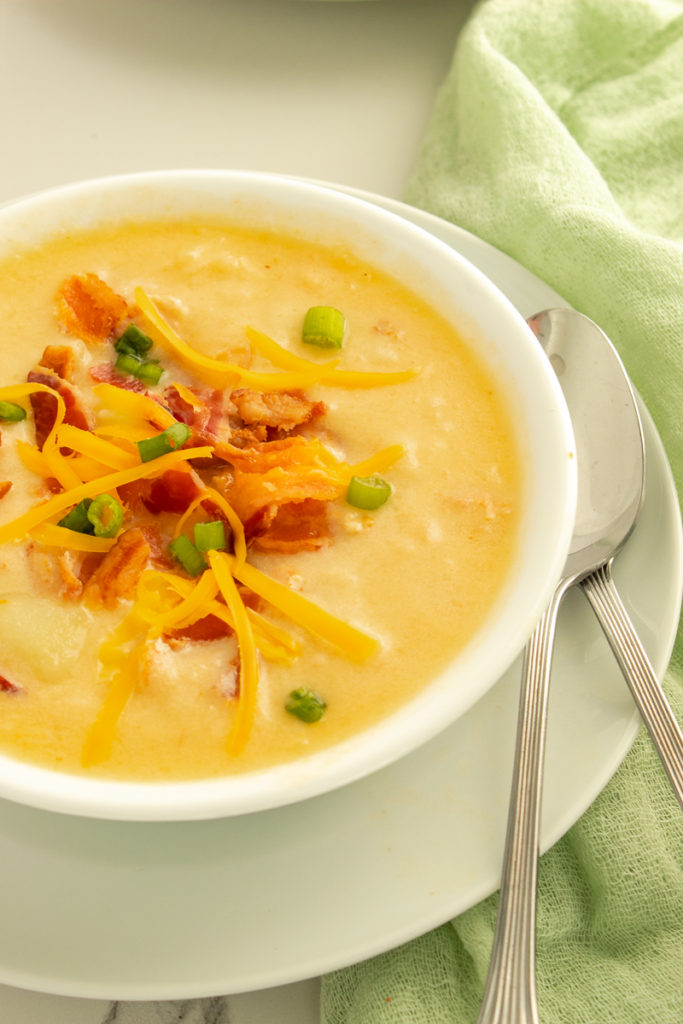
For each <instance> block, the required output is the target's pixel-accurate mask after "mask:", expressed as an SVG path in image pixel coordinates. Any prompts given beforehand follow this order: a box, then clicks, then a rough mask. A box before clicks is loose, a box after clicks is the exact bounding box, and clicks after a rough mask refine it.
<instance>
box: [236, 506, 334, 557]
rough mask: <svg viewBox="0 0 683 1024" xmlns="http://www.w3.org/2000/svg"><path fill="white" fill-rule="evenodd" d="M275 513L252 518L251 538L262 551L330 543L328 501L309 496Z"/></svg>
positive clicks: (307, 548)
mask: <svg viewBox="0 0 683 1024" xmlns="http://www.w3.org/2000/svg"><path fill="white" fill-rule="evenodd" d="M274 512H275V514H274V515H273V516H265V517H263V518H262V519H261V522H260V523H259V522H258V517H255V519H254V520H252V523H251V526H250V529H251V534H250V539H253V544H254V547H257V548H260V549H261V550H262V551H279V552H282V553H287V554H293V553H294V552H295V551H317V550H318V549H319V548H321V547H324V546H325V545H326V544H328V543H329V540H330V531H329V524H328V521H327V502H325V501H317V500H316V499H315V498H308V499H306V500H305V501H300V502H297V503H296V504H295V503H294V502H288V503H287V504H285V505H280V506H279V508H275V510H274Z"/></svg>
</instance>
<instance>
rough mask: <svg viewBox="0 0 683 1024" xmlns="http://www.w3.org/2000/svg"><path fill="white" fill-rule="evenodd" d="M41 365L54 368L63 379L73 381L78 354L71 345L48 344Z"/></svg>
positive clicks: (50, 368) (49, 368) (41, 358)
mask: <svg viewBox="0 0 683 1024" xmlns="http://www.w3.org/2000/svg"><path fill="white" fill-rule="evenodd" d="M40 365H41V366H44V367H46V368H47V369H48V370H52V371H53V372H54V373H56V374H57V376H58V377H61V378H62V380H68V381H73V379H74V371H75V369H76V356H75V354H74V350H73V349H72V348H70V347H69V345H47V346H46V347H45V350H44V351H43V354H42V356H41V357H40Z"/></svg>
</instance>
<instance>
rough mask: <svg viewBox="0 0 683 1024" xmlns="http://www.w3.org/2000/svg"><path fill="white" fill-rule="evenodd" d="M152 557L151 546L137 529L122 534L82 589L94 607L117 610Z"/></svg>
mask: <svg viewBox="0 0 683 1024" xmlns="http://www.w3.org/2000/svg"><path fill="white" fill-rule="evenodd" d="M149 556H150V546H149V543H148V541H147V539H146V537H145V535H144V533H143V532H142V530H141V529H139V528H138V527H134V528H133V529H131V530H126V531H125V532H124V533H122V534H121V536H120V537H119V539H118V540H117V541H116V544H114V546H113V548H111V549H110V550H109V551H108V552H107V554H106V555H105V556H104V558H103V559H102V561H101V562H100V564H99V565H98V567H97V568H96V569H95V571H94V573H93V574H92V576H91V577H90V579H89V580H88V582H87V583H86V585H85V587H84V589H83V599H84V601H85V602H86V603H87V604H90V605H92V606H95V607H97V606H100V605H104V607H105V608H115V607H116V605H117V603H118V601H119V600H120V599H121V598H128V597H132V595H133V593H134V591H135V587H136V586H137V582H138V580H139V578H140V575H141V573H142V571H143V569H144V568H145V566H146V565H147V562H148V560H149Z"/></svg>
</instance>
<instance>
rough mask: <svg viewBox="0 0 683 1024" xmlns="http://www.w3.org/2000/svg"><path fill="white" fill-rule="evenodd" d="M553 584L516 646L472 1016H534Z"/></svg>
mask: <svg viewBox="0 0 683 1024" xmlns="http://www.w3.org/2000/svg"><path fill="white" fill-rule="evenodd" d="M564 591H565V586H564V584H560V586H559V587H558V589H557V590H556V592H555V595H554V597H553V599H552V601H551V603H550V605H549V607H548V609H547V610H546V612H545V614H544V615H543V616H542V618H541V619H540V621H539V623H538V625H537V626H536V629H535V630H534V632H533V633H532V635H531V637H530V639H529V642H528V643H527V646H526V648H525V651H524V663H523V668H522V687H521V692H520V701H519V717H518V720H517V745H516V750H515V760H514V765H513V778H512V787H511V790H510V806H509V811H508V823H507V834H506V838H505V853H504V856H503V874H502V879H501V887H500V904H499V908H498V919H497V921H496V930H495V934H494V937H493V948H492V951H491V962H490V964H489V972H488V976H487V979H486V987H485V990H484V997H483V1000H482V1005H481V1009H480V1011H479V1016H478V1018H477V1024H538V1011H537V1008H536V955H535V941H536V878H537V870H538V846H539V831H540V815H541V792H542V783H543V756H544V751H545V733H546V723H547V712H548V690H549V683H550V665H551V661H552V652H553V643H554V639H555V626H556V622H557V611H558V608H559V605H560V601H561V600H562V597H563V595H564Z"/></svg>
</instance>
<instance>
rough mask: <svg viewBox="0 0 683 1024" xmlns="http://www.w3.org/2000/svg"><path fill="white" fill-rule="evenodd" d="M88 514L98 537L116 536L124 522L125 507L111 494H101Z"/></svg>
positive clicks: (92, 503)
mask: <svg viewBox="0 0 683 1024" xmlns="http://www.w3.org/2000/svg"><path fill="white" fill-rule="evenodd" d="M86 514H87V516H88V520H89V522H91V523H92V525H93V531H94V533H95V536H96V537H115V536H116V534H117V533H118V532H119V530H120V528H121V523H122V522H123V509H122V508H121V506H120V505H119V503H118V501H117V500H116V498H112V496H111V494H99V495H98V496H97V497H96V498H95V499H94V501H92V502H91V503H90V506H89V508H88V510H87V513H86Z"/></svg>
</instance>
